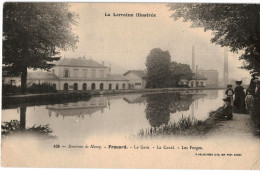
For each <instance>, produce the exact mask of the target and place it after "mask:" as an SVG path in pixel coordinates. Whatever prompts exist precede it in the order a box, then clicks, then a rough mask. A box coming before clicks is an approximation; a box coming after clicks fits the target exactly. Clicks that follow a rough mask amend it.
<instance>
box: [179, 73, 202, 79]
mask: <svg viewBox="0 0 260 171" xmlns="http://www.w3.org/2000/svg"><path fill="white" fill-rule="evenodd" d="M180 79H187V80H207V78H206V77H204V76H203V75H200V74H197V76H196V74H195V73H192V77H191V78H189V77H188V76H181V77H180Z"/></svg>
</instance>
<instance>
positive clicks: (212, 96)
mask: <svg viewBox="0 0 260 171" xmlns="http://www.w3.org/2000/svg"><path fill="white" fill-rule="evenodd" d="M217 98H218V90H210V91H207V96H206V97H205V99H217Z"/></svg>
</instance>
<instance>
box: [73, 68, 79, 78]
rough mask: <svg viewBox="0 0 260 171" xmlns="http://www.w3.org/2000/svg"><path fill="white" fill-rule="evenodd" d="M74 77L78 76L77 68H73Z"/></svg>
mask: <svg viewBox="0 0 260 171" xmlns="http://www.w3.org/2000/svg"><path fill="white" fill-rule="evenodd" d="M73 73H74V75H73V76H74V77H78V75H79V69H73Z"/></svg>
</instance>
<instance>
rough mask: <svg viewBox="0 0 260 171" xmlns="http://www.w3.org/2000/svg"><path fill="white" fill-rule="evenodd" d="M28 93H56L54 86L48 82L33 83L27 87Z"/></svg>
mask: <svg viewBox="0 0 260 171" xmlns="http://www.w3.org/2000/svg"><path fill="white" fill-rule="evenodd" d="M27 92H28V93H56V92H57V90H56V88H55V87H54V86H53V85H51V84H48V83H41V84H35V83H33V84H32V85H31V86H30V87H28V88H27Z"/></svg>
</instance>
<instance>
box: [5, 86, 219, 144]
mask: <svg viewBox="0 0 260 171" xmlns="http://www.w3.org/2000/svg"><path fill="white" fill-rule="evenodd" d="M223 96H224V92H223V90H205V91H204V90H203V91H185V92H173V93H153V94H121V95H113V96H111V95H110V96H98V97H92V98H91V99H90V100H88V101H78V102H73V103H65V104H52V105H42V106H27V107H26V106H21V107H18V108H15V109H6V110H3V111H2V122H10V121H11V120H17V121H20V123H21V125H22V126H23V127H24V128H25V129H28V128H31V127H33V126H35V127H37V126H39V125H42V126H43V125H48V127H49V128H50V130H51V131H52V133H51V135H53V136H55V137H56V138H55V141H57V142H59V143H63V144H70V143H81V142H84V141H86V140H88V139H91V138H93V137H103V138H105V139H110V138H113V137H119V138H123V139H125V138H128V137H129V136H131V135H136V134H138V132H139V131H140V130H141V129H146V128H150V127H159V126H161V125H163V124H167V123H170V122H171V123H172V122H177V121H178V120H179V119H180V118H181V117H191V118H195V119H197V120H205V119H207V118H208V115H209V112H210V111H212V110H216V109H217V108H219V107H220V106H221V105H222V104H223V101H222V98H223Z"/></svg>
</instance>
